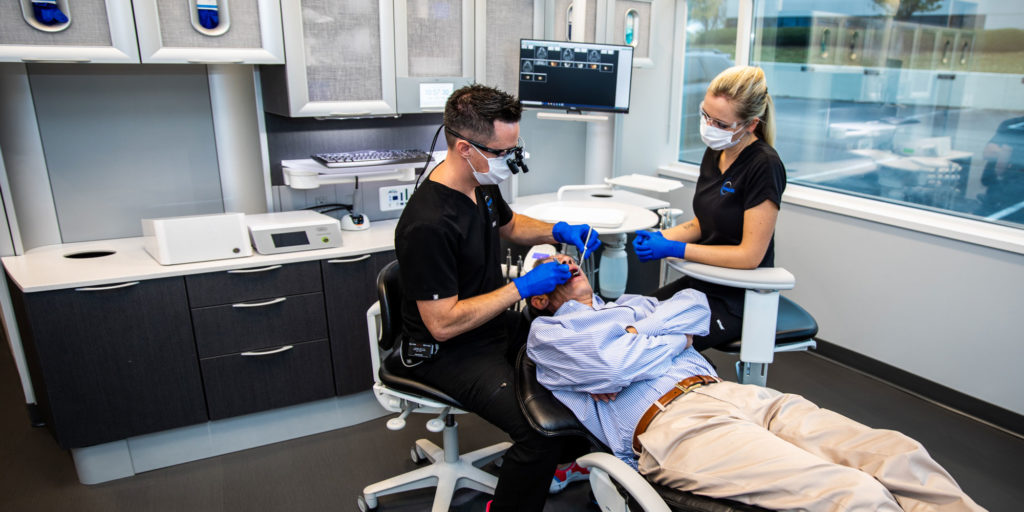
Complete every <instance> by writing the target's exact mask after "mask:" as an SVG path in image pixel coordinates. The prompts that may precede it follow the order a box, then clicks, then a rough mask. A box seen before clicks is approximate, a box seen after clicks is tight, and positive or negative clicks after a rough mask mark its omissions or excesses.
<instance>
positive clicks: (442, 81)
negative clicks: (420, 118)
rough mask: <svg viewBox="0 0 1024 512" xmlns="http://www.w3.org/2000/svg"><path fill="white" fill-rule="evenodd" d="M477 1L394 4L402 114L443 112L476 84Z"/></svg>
mask: <svg viewBox="0 0 1024 512" xmlns="http://www.w3.org/2000/svg"><path fill="white" fill-rule="evenodd" d="M474 23H475V15H474V3H473V0H395V75H396V78H395V85H396V87H397V91H398V112H400V113H415V112H443V111H444V100H445V99H447V96H448V94H450V93H451V91H452V90H454V89H458V88H459V87H462V86H463V85H468V84H470V83H472V82H473V77H474V76H475V73H474V64H475V61H474V58H473V55H474V52H473V43H474V40H473V35H474V31H473V24H474Z"/></svg>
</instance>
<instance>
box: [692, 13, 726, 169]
mask: <svg viewBox="0 0 1024 512" xmlns="http://www.w3.org/2000/svg"><path fill="white" fill-rule="evenodd" d="M738 4H739V0H725V1H722V0H704V1H693V0H691V1H689V2H686V5H687V9H686V20H687V22H686V53H685V55H684V57H683V59H684V61H683V115H682V130H681V131H680V134H681V136H680V141H679V160H681V161H683V162H693V163H700V159H701V155H703V154H704V149H705V147H704V143H703V142H701V140H700V132H699V131H698V123H699V122H700V102H701V101H702V100H703V99H704V93H705V92H706V91H707V89H708V85H709V84H710V83H711V79H712V78H714V77H715V76H716V75H718V74H719V73H721V72H722V71H724V70H725V69H726V68H728V67H730V66H732V65H733V64H734V62H735V59H736V11H737V8H738ZM726 12H731V13H732V18H727V16H726ZM727 22H729V25H727Z"/></svg>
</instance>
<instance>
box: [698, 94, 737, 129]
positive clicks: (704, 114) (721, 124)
mask: <svg viewBox="0 0 1024 512" xmlns="http://www.w3.org/2000/svg"><path fill="white" fill-rule="evenodd" d="M700 115H701V117H703V118H704V121H706V122H707V123H708V124H709V125H711V126H714V127H715V128H718V129H720V130H734V129H736V128H737V127H739V126H746V125H747V123H748V122H749V121H736V122H734V123H727V122H725V121H722V120H719V119H715V118H713V117H711V116H709V115H708V113H707V112H705V111H704V102H703V101H702V102H700Z"/></svg>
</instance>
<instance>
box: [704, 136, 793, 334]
mask: <svg viewBox="0 0 1024 512" xmlns="http://www.w3.org/2000/svg"><path fill="white" fill-rule="evenodd" d="M721 154H722V152H721V151H715V150H712V149H710V148H709V149H708V150H707V151H705V152H704V159H703V160H702V161H701V163H700V176H699V177H698V178H697V190H696V192H695V193H694V196H693V213H694V215H695V216H696V217H697V221H698V222H700V240H698V241H697V243H698V244H701V245H739V244H740V242H741V241H742V240H743V214H744V212H746V210H749V209H750V208H753V207H755V206H757V205H759V204H761V203H763V202H764V201H765V200H769V201H771V202H773V203H775V205H776V206H779V207H781V205H782V192H783V191H784V190H785V189H786V168H785V167H784V166H783V165H782V160H781V159H780V158H779V155H778V153H776V152H775V149H773V148H772V147H771V146H770V145H769V144H768V143H767V142H765V141H763V140H761V139H758V140H756V141H754V143H753V144H751V145H749V146H747V147H745V148H743V151H741V152H740V155H739V157H737V158H736V161H735V162H733V163H732V165H731V166H729V169H728V170H727V171H726V172H725V173H722V172H721V171H720V170H719V169H718V159H719V157H720V156H721ZM773 266H775V235H774V234H772V239H771V241H770V242H768V250H767V251H765V254H764V259H762V260H761V263H760V264H759V265H758V267H773ZM699 289H701V291H703V292H704V293H706V294H708V295H713V296H718V297H721V298H722V299H724V300H725V302H726V304H727V305H728V308H729V311H730V312H731V313H733V314H734V315H736V316H742V315H743V290H741V289H738V288H732V287H728V286H721V285H714V284H708V283H701V284H700V285H699Z"/></svg>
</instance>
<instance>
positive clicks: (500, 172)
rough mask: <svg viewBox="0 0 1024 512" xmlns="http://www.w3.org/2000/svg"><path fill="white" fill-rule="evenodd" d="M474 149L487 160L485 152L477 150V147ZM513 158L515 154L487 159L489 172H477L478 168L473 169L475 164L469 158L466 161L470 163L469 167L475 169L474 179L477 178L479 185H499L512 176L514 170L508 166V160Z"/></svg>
mask: <svg viewBox="0 0 1024 512" xmlns="http://www.w3.org/2000/svg"><path fill="white" fill-rule="evenodd" d="M473 149H475V150H476V152H477V153H480V156H483V157H484V158H487V157H486V156H484V154H483V152H481V151H480V150H479V149H476V146H473ZM512 156H513V154H512V153H509V154H507V155H505V156H498V157H494V158H487V172H476V167H473V162H472V161H471V160H470V159H468V158H467V159H466V161H467V162H469V167H470V168H471V169H473V177H474V178H476V181H477V182H478V183H480V184H481V185H497V184H499V183H501V182H503V181H505V180H507V179H508V177H509V176H512V169H511V168H509V166H508V160H509V159H510V158H512Z"/></svg>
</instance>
